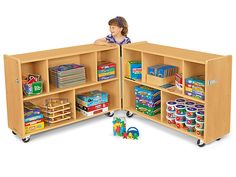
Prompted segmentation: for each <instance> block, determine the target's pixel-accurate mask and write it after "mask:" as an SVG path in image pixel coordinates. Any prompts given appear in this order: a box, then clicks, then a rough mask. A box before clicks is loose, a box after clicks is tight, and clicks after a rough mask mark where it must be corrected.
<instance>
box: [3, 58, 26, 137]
mask: <svg viewBox="0 0 236 177" xmlns="http://www.w3.org/2000/svg"><path fill="white" fill-rule="evenodd" d="M4 65H5V83H6V97H7V115H8V127H9V128H10V129H12V130H13V131H14V132H16V133H17V134H18V135H19V136H21V137H23V136H24V135H25V131H24V110H23V93H22V87H21V86H22V80H21V65H20V63H19V61H18V60H16V59H14V58H11V57H10V56H7V55H5V56H4Z"/></svg>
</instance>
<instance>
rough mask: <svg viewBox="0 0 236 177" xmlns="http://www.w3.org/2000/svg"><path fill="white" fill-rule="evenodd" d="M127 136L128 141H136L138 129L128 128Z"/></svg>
mask: <svg viewBox="0 0 236 177" xmlns="http://www.w3.org/2000/svg"><path fill="white" fill-rule="evenodd" d="M127 135H128V138H129V139H134V140H137V139H138V137H139V131H138V129H137V128H136V127H130V128H129V129H128V130H127Z"/></svg>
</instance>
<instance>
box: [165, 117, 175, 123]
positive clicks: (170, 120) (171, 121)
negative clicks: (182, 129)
mask: <svg viewBox="0 0 236 177" xmlns="http://www.w3.org/2000/svg"><path fill="white" fill-rule="evenodd" d="M166 119H167V122H168V124H175V118H172V117H168V116H166Z"/></svg>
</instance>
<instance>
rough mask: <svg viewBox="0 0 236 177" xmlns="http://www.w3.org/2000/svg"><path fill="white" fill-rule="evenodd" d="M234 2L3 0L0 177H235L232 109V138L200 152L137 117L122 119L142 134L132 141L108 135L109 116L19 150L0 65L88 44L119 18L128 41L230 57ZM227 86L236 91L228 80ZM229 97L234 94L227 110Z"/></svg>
mask: <svg viewBox="0 0 236 177" xmlns="http://www.w3.org/2000/svg"><path fill="white" fill-rule="evenodd" d="M233 2H234V1H233V0H231V1H230V0H224V1H223V0H222V1H217V0H215V1H213V0H212V1H211V0H204V1H203V0H198V1H191V0H179V1H171V0H165V1H158V0H155V1H154V0H153V1H151V0H145V1H127V0H119V1H109V0H107V1H105V0H100V1H92V0H86V1H69V0H61V1H46V0H45V1H44V0H40V1H33V0H28V1H27V0H21V1H18V0H15V1H13V0H5V1H4V0H1V1H0V24H1V27H0V56H1V60H0V65H1V70H0V77H1V79H0V81H1V84H0V85H1V87H0V89H1V90H0V94H1V95H0V96H1V98H2V99H1V100H0V101H1V103H0V104H1V108H0V110H1V119H0V120H1V121H0V175H1V176H3V174H4V173H5V176H6V175H7V176H10V175H11V176H13V175H19V176H23V175H24V176H26V175H27V176H28V175H33V176H43V175H47V176H49V175H53V176H56V175H60V176H62V175H63V176H95V175H96V176H123V175H124V176H131V175H140V176H144V175H145V176H163V175H166V174H168V175H175V176H183V175H190V176H199V175H203V174H204V176H205V175H211V176H213V175H227V174H228V175H229V174H231V176H233V175H235V169H234V167H235V157H236V155H235V154H236V153H235V149H236V135H235V131H236V126H235V120H234V118H235V110H232V114H231V115H232V119H231V120H232V121H231V133H230V134H229V135H227V136H225V137H224V138H223V139H222V140H221V141H219V142H214V143H211V144H209V145H207V146H205V147H204V148H199V147H198V146H197V145H196V140H195V139H194V138H190V137H187V136H185V135H183V134H181V133H178V132H176V131H174V130H170V129H168V128H165V127H163V126H161V125H157V124H154V123H152V122H149V121H147V120H144V119H142V118H139V117H136V116H135V117H134V118H132V119H128V120H127V124H128V125H127V126H128V127H130V126H136V127H137V128H138V129H139V130H140V133H141V137H140V139H139V140H138V141H131V140H123V139H121V138H116V137H113V136H112V122H111V121H112V120H111V118H107V117H105V116H100V117H97V118H94V119H91V120H88V121H84V122H81V123H77V124H74V125H70V126H67V127H64V128H59V129H56V130H53V131H49V132H45V133H42V134H38V135H35V136H32V138H31V141H30V142H29V143H28V144H24V143H23V142H21V140H20V139H19V138H17V137H15V136H13V135H12V134H11V131H10V130H9V129H8V128H7V115H6V101H5V82H4V66H3V59H2V55H3V54H17V53H24V52H32V51H37V50H46V49H53V48H60V47H67V46H74V45H81V44H87V43H92V42H93V41H94V40H95V39H97V38H101V37H104V36H106V35H107V34H109V30H108V25H107V22H108V20H109V19H110V18H113V17H115V16H118V15H119V16H124V17H125V18H126V19H127V21H128V24H129V34H128V36H129V37H130V38H131V40H132V42H136V41H144V40H145V41H149V42H153V43H158V44H163V45H169V46H174V47H179V48H187V49H192V50H199V51H205V52H210V53H216V54H222V55H227V54H232V55H233V56H236V50H235V46H236V35H235V31H236V28H235V26H236V25H235V16H236V9H235V7H236V6H235V5H234V4H233ZM233 64H234V65H233V75H235V70H234V69H235V63H234V62H233ZM225 72H227V71H225ZM232 86H233V88H232V90H235V79H234V78H233V84H232ZM216 97H217V95H216ZM234 97H235V93H234V92H232V108H234V107H235V98H234ZM116 115H121V116H122V115H124V112H122V111H119V112H116ZM6 173H7V174H6Z"/></svg>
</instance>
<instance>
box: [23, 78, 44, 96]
mask: <svg viewBox="0 0 236 177" xmlns="http://www.w3.org/2000/svg"><path fill="white" fill-rule="evenodd" d="M23 90H24V94H25V95H27V96H33V95H38V94H41V93H42V92H43V81H37V82H34V83H32V84H23Z"/></svg>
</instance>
